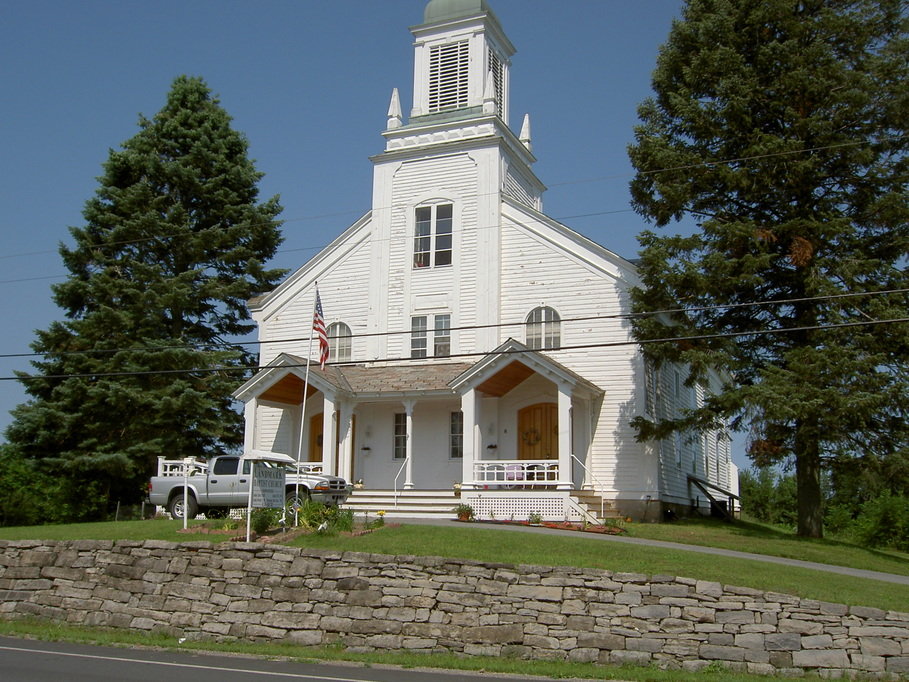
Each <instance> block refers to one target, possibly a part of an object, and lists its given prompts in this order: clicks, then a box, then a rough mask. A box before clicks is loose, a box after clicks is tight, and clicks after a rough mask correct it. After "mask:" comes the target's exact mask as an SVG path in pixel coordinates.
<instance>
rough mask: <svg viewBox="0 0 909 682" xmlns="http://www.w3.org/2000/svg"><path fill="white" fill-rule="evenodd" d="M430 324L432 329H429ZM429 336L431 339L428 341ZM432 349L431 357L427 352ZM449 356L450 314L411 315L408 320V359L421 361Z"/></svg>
mask: <svg viewBox="0 0 909 682" xmlns="http://www.w3.org/2000/svg"><path fill="white" fill-rule="evenodd" d="M430 322H431V323H432V327H430ZM430 336H431V337H432V338H431V339H430ZM430 348H432V355H431V356H430V354H429V351H430ZM450 356H451V314H450V313H437V314H435V315H413V316H411V318H410V357H411V359H414V360H422V359H425V358H428V357H434V358H447V357H450Z"/></svg>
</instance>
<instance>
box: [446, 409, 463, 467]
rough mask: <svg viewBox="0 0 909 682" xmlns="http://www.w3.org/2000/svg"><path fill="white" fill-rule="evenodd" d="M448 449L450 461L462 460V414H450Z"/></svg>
mask: <svg viewBox="0 0 909 682" xmlns="http://www.w3.org/2000/svg"><path fill="white" fill-rule="evenodd" d="M449 438H450V440H449V443H450V447H449V456H450V457H451V458H452V459H462V458H463V457H464V413H463V412H452V413H451V429H450V436H449Z"/></svg>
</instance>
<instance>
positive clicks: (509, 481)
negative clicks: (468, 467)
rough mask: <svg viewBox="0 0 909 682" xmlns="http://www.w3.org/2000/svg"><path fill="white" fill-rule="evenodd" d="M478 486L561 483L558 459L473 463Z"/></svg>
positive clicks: (474, 480) (475, 481)
mask: <svg viewBox="0 0 909 682" xmlns="http://www.w3.org/2000/svg"><path fill="white" fill-rule="evenodd" d="M473 482H474V484H476V485H480V486H484V485H499V486H505V487H512V486H514V487H517V486H527V487H533V486H543V485H553V484H555V483H558V482H559V460H557V459H499V460H494V461H488V460H486V461H479V462H474V463H473Z"/></svg>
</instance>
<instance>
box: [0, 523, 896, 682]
mask: <svg viewBox="0 0 909 682" xmlns="http://www.w3.org/2000/svg"><path fill="white" fill-rule="evenodd" d="M0 616H2V617H5V618H14V617H23V616H37V617H41V618H49V619H53V620H57V621H64V622H71V623H85V624H87V625H98V626H107V627H123V628H132V629H138V630H147V631H150V632H151V631H162V632H166V633H170V634H173V635H174V636H180V637H194V638H199V639H205V638H209V639H218V640H229V639H247V640H283V641H289V642H294V643H297V644H300V645H305V646H310V645H323V644H335V643H340V644H342V645H343V646H345V647H347V648H349V649H351V650H358V651H373V650H387V649H409V650H413V651H419V652H439V651H445V652H454V653H458V654H464V655H487V656H511V657H518V658H528V659H555V660H571V661H589V662H597V663H611V664H622V663H635V664H644V665H651V664H652V665H658V666H661V667H666V668H681V669H685V670H692V671H697V670H699V669H701V668H704V667H706V666H708V665H711V664H720V665H724V666H726V667H728V668H731V669H735V670H743V671H749V672H754V673H767V674H770V673H774V672H786V673H790V674H793V673H799V672H802V671H808V670H812V671H818V672H820V673H821V674H822V675H825V676H828V677H839V676H855V675H857V674H862V675H865V676H869V677H879V678H896V677H900V676H902V675H903V674H905V673H909V614H905V613H897V612H893V611H883V610H880V609H874V608H867V607H858V606H852V607H847V606H844V605H842V604H833V603H827V602H820V601H814V600H809V599H800V598H797V597H793V596H791V595H786V594H776V593H770V592H761V591H758V590H753V589H747V588H741V587H733V586H723V585H720V584H719V583H715V582H707V581H701V580H692V579H687V578H679V577H671V576H646V575H642V574H637V573H614V572H610V571H604V570H596V569H585V568H571V567H552V566H528V565H511V564H495V563H484V562H476V561H467V560H455V559H446V558H438V557H416V556H388V555H380V554H366V553H357V552H343V553H342V552H336V551H321V550H307V549H299V548H289V547H283V546H280V545H272V544H259V543H224V544H220V545H211V544H209V543H207V542H186V543H180V544H176V543H168V542H162V541H145V542H130V541H119V542H109V541H74V542H36V541H0Z"/></svg>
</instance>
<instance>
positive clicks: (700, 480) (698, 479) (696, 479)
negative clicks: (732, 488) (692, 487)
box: [688, 474, 741, 500]
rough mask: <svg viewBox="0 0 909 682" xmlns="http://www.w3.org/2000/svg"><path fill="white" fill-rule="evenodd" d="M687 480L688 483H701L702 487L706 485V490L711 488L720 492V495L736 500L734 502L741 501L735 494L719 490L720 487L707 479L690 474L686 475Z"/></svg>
mask: <svg viewBox="0 0 909 682" xmlns="http://www.w3.org/2000/svg"><path fill="white" fill-rule="evenodd" d="M688 480H689V481H694V482H697V483H701V484H703V485H706V486H707V487H708V488H713V489H714V490H719V491H720V492H721V493H723V494H724V495H725V496H726V497H732V498H734V499H736V500H739V499H741V497H740V496H739V495H736V494H735V493H731V492H729V491H728V490H725V489H723V488H721V487H720V486H718V485H717V484H716V483H711V482H710V481H708V480H707V479H705V478H701V477H700V476H694V475H692V474H688Z"/></svg>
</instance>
